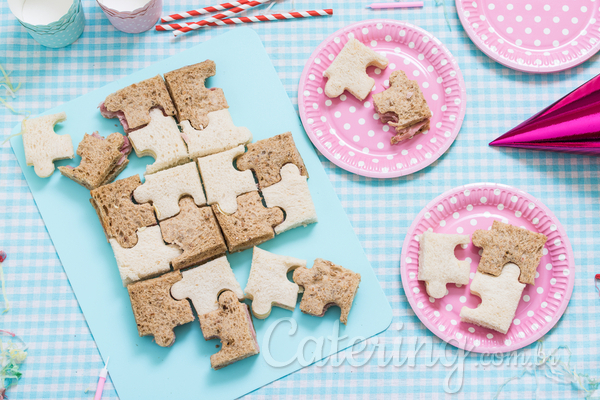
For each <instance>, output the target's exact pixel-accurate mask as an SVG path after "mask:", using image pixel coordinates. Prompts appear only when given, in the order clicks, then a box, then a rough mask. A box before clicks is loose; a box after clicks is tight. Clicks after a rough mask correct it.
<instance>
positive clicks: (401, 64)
mask: <svg viewBox="0 0 600 400" xmlns="http://www.w3.org/2000/svg"><path fill="white" fill-rule="evenodd" d="M350 38H356V39H358V40H359V41H361V42H362V43H363V44H365V45H366V46H368V47H369V48H371V49H373V50H375V51H377V52H379V53H381V54H383V55H384V56H385V57H387V59H388V60H389V62H390V63H389V65H388V67H387V68H386V69H384V70H379V69H377V68H375V67H370V68H368V69H367V73H368V74H369V76H371V77H372V78H374V79H375V87H374V88H373V91H372V92H371V94H369V96H367V98H366V99H365V100H364V101H360V100H358V99H357V98H355V97H354V96H353V95H351V94H350V93H348V92H344V94H342V95H341V96H340V97H338V98H335V99H330V98H328V97H327V96H326V95H325V93H323V89H324V87H325V84H326V83H327V78H324V77H323V72H324V71H325V70H326V69H327V67H329V65H330V64H331V62H332V61H333V60H334V58H335V56H337V55H338V53H339V52H340V51H341V50H342V48H343V47H344V45H345V44H346V43H347V42H348V40H349V39H350ZM396 70H403V71H404V72H405V73H406V75H407V76H408V77H409V79H414V80H416V81H417V82H418V83H419V85H420V87H421V90H422V91H423V94H424V96H425V99H426V100H427V103H428V104H429V108H430V109H431V111H432V113H433V117H432V118H431V128H430V130H429V132H426V133H423V134H419V135H415V136H414V137H413V138H412V139H409V140H405V141H403V142H400V143H399V144H397V145H391V144H390V139H391V138H392V136H393V134H392V132H391V131H390V129H389V128H390V127H389V126H388V125H384V124H382V123H381V121H379V118H378V115H377V113H376V112H375V109H374V107H373V99H372V95H373V93H377V92H382V91H383V90H385V88H386V87H387V86H388V85H389V81H388V78H389V76H390V75H391V73H392V72H393V71H396ZM466 99H467V96H466V89H465V83H464V80H463V77H462V74H461V72H460V69H459V67H458V63H457V62H456V60H455V59H454V57H453V56H452V54H450V52H449V51H448V49H446V47H445V46H444V45H443V44H442V43H441V42H440V41H439V40H438V39H436V38H435V37H433V36H432V35H431V34H430V33H428V32H426V31H424V30H423V29H421V28H419V27H416V26H414V25H411V24H408V23H404V22H398V21H393V20H385V19H380V20H368V21H363V22H359V23H357V24H353V25H350V26H347V27H345V28H344V29H341V30H339V31H337V32H335V33H334V34H333V35H331V36H330V37H328V38H327V39H325V40H324V41H323V43H321V45H319V47H317V49H316V50H315V51H314V52H313V54H312V55H311V57H310V59H309V60H308V62H307V63H306V66H305V67H304V71H303V72H302V76H301V78H300V86H299V89H298V107H299V110H300V117H301V119H302V123H303V124H304V128H305V130H306V133H307V134H308V136H309V138H310V140H311V141H312V142H313V144H314V145H315V147H317V149H319V151H320V152H321V153H322V154H323V155H324V156H325V157H327V158H328V159H329V160H330V161H331V162H333V163H334V164H336V165H337V166H339V167H341V168H343V169H345V170H347V171H350V172H353V173H355V174H358V175H363V176H368V177H373V178H392V177H398V176H403V175H408V174H411V173H413V172H416V171H419V170H421V169H423V168H425V167H427V166H428V165H430V164H431V163H433V162H434V161H435V160H437V159H438V158H439V157H440V156H441V155H442V154H444V152H446V150H448V148H449V147H450V145H451V144H452V142H453V141H454V139H456V136H457V135H458V132H459V130H460V127H461V125H462V121H463V118H464V115H465V110H466Z"/></svg>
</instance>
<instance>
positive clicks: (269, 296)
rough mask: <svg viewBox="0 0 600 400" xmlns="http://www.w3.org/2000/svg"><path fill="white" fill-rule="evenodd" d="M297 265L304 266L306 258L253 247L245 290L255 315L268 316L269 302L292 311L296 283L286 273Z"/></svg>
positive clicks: (295, 297)
mask: <svg viewBox="0 0 600 400" xmlns="http://www.w3.org/2000/svg"><path fill="white" fill-rule="evenodd" d="M298 267H306V260H300V259H298V258H294V257H288V256H280V255H277V254H273V253H269V252H268V251H265V250H262V249H259V248H258V247H254V250H253V253H252V268H251V269H250V277H249V278H248V283H247V284H246V288H245V289H244V292H245V293H246V296H247V297H248V298H249V299H251V300H252V314H253V315H254V316H255V317H256V318H259V319H265V318H267V317H268V316H269V314H271V307H272V306H277V307H281V308H285V309H287V310H292V311H293V310H294V308H296V301H297V299H298V291H299V287H298V285H297V284H295V283H293V282H290V281H289V280H288V278H287V273H288V272H290V271H293V270H294V269H296V268H298Z"/></svg>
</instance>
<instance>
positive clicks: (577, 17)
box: [456, 0, 600, 73]
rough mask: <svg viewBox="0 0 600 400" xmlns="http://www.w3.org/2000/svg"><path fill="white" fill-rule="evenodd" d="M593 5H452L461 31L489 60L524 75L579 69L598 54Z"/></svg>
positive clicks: (541, 1) (550, 1) (500, 0)
mask: <svg viewBox="0 0 600 400" xmlns="http://www.w3.org/2000/svg"><path fill="white" fill-rule="evenodd" d="M599 7H600V4H599V3H598V2H596V0H568V1H565V0H526V1H516V0H456V10H457V12H458V16H459V17H460V22H461V23H462V25H463V27H464V28H465V31H466V32H467V34H468V35H469V37H470V38H471V40H472V41H473V43H475V45H476V46H477V47H479V49H480V50H481V51H483V52H484V53H485V54H487V55H488V57H490V58H491V59H492V60H495V61H497V62H499V63H500V64H502V65H505V66H507V67H509V68H513V69H516V70H517V71H524V72H537V73H548V72H556V71H562V70H565V69H568V68H571V67H574V66H576V65H579V64H581V63H582V62H584V61H586V60H587V59H588V58H590V57H591V56H593V55H594V54H595V53H596V52H597V51H598V50H599V49H600V31H599V29H600V20H599V18H598V14H599V13H600V9H599Z"/></svg>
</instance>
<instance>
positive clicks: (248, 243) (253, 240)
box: [212, 192, 283, 253]
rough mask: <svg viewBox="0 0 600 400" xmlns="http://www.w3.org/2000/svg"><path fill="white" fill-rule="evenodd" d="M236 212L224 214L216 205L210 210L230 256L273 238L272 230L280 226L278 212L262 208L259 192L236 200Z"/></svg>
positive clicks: (244, 195) (275, 208)
mask: <svg viewBox="0 0 600 400" xmlns="http://www.w3.org/2000/svg"><path fill="white" fill-rule="evenodd" d="M236 200H237V205H238V209H237V211H236V212H235V213H233V214H225V213H224V212H222V211H221V210H220V209H219V206H218V205H216V204H215V205H213V206H212V209H213V212H214V213H215V216H216V217H217V221H218V222H219V225H220V226H221V230H222V231H223V236H224V237H225V241H226V242H227V248H228V249H229V252H230V253H235V252H236V251H241V250H244V249H247V248H250V247H252V246H257V245H259V244H260V243H263V242H265V241H267V240H270V239H273V238H274V237H275V231H274V230H273V228H274V227H275V226H277V225H279V224H280V223H282V222H283V211H281V209H280V208H278V207H274V208H265V207H264V206H263V204H262V200H261V198H260V196H259V194H258V192H249V193H246V194H243V195H241V196H238V197H237V199H236Z"/></svg>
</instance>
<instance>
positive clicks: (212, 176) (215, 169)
mask: <svg viewBox="0 0 600 400" xmlns="http://www.w3.org/2000/svg"><path fill="white" fill-rule="evenodd" d="M242 154H244V146H238V147H235V148H233V149H231V150H227V151H224V152H222V153H217V154H213V155H210V156H206V157H202V158H199V159H198V167H199V168H200V175H202V182H204V188H205V189H206V199H207V202H208V204H209V205H212V204H218V205H219V208H220V209H221V211H222V212H224V213H226V214H233V213H234V212H236V211H237V200H236V199H237V197H238V196H239V195H241V194H244V193H248V192H252V191H254V190H256V183H255V182H254V176H253V175H252V171H250V170H247V171H238V170H237V169H235V168H234V167H233V160H234V159H235V158H236V157H238V156H240V155H242Z"/></svg>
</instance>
